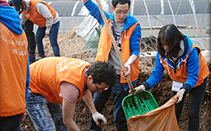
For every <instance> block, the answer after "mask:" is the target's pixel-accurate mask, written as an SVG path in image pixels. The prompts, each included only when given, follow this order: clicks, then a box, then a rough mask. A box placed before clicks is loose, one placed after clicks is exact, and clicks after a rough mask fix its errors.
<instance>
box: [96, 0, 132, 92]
mask: <svg viewBox="0 0 211 131" xmlns="http://www.w3.org/2000/svg"><path fill="white" fill-rule="evenodd" d="M96 3H97V5H98V8H99V10H100V13H101V16H102V18H103V21H104V23H105V25H106V28H107V31H108V33H109V36H110V38H111V40H112V44H113V47H114V50H115V51H116V54H117V56H118V58H119V62H120V64H121V66H122V69H123V72H124V73H126V72H127V70H126V68H125V63H124V61H123V59H122V56H121V54H120V51H119V50H118V47H117V44H116V41H115V39H114V36H113V34H112V32H111V29H110V27H109V24H108V21H107V19H106V16H105V14H104V12H103V9H102V6H101V3H100V1H99V0H96ZM126 80H127V82H128V85H129V87H130V90H131V91H132V92H133V91H134V88H133V85H132V82H131V80H130V77H129V75H128V76H127V77H126Z"/></svg>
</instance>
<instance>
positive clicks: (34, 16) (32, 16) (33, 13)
mask: <svg viewBox="0 0 211 131" xmlns="http://www.w3.org/2000/svg"><path fill="white" fill-rule="evenodd" d="M39 2H40V3H43V4H45V5H46V6H47V7H48V9H49V11H50V12H51V14H52V16H53V19H55V18H56V11H55V10H54V9H53V8H52V7H51V6H50V5H49V4H47V3H46V2H44V1H39V0H31V2H30V4H31V6H30V11H29V12H26V11H25V10H23V14H24V15H25V16H26V17H27V18H28V19H29V20H31V21H32V22H33V23H35V24H37V25H38V26H39V27H45V25H46V19H45V18H44V17H43V16H42V15H40V14H39V13H38V12H37V7H36V4H37V3H39Z"/></svg>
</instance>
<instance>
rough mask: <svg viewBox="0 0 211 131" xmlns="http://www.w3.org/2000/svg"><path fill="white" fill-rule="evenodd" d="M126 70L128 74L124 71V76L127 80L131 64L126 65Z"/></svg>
mask: <svg viewBox="0 0 211 131" xmlns="http://www.w3.org/2000/svg"><path fill="white" fill-rule="evenodd" d="M125 68H126V73H124V72H123V70H122V76H123V77H124V78H125V77H127V76H128V75H130V65H129V64H125Z"/></svg>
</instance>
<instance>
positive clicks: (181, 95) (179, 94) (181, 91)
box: [176, 89, 185, 103]
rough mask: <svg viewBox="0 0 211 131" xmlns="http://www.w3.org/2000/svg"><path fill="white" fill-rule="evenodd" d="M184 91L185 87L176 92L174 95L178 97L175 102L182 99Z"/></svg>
mask: <svg viewBox="0 0 211 131" xmlns="http://www.w3.org/2000/svg"><path fill="white" fill-rule="evenodd" d="M184 93H185V89H181V90H179V91H178V92H177V94H176V97H177V98H178V101H177V103H179V102H180V101H181V100H182V98H183V95H184Z"/></svg>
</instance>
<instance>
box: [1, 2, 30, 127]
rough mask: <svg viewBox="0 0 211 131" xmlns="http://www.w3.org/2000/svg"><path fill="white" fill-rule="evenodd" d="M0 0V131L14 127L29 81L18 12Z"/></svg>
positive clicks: (21, 109) (24, 42)
mask: <svg viewBox="0 0 211 131" xmlns="http://www.w3.org/2000/svg"><path fill="white" fill-rule="evenodd" d="M3 2H4V1H3V0H1V3H0V29H1V34H0V43H1V44H0V87H1V88H0V105H1V106H0V123H1V124H0V130H1V129H5V128H6V130H15V129H16V130H18V129H19V128H20V120H21V117H22V114H23V113H24V112H25V109H26V102H25V99H26V96H25V94H26V90H27V88H28V86H29V81H30V77H29V72H28V71H29V61H28V58H27V50H28V43H27V38H26V35H25V33H24V32H23V30H22V28H21V25H20V18H19V15H18V13H17V12H16V11H15V9H14V8H13V7H9V5H7V4H2V3H3ZM8 12H10V13H8ZM26 79H27V80H26ZM11 122H13V123H11ZM8 124H11V125H8ZM6 125H7V127H6ZM12 125H13V126H12Z"/></svg>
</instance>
